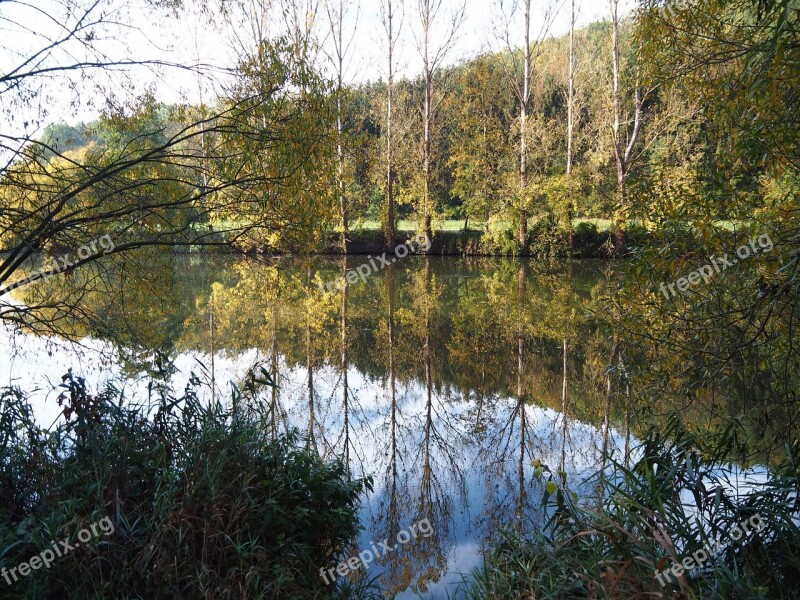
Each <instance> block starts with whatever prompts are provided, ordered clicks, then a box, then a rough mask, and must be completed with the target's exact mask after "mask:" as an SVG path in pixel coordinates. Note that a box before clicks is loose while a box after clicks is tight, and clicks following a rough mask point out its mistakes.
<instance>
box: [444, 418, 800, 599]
mask: <svg viewBox="0 0 800 600" xmlns="http://www.w3.org/2000/svg"><path fill="white" fill-rule="evenodd" d="M740 450H741V448H739V444H738V442H737V428H736V427H735V426H731V427H730V428H729V429H728V430H727V431H726V432H725V433H724V434H722V435H721V436H720V437H718V438H717V439H714V440H706V439H702V438H697V437H694V436H692V435H690V434H688V433H686V432H685V430H684V429H683V427H682V426H681V425H680V423H679V421H678V420H677V419H673V420H672V421H671V424H670V426H669V427H668V428H667V430H665V431H663V432H661V433H657V432H655V431H653V432H651V433H650V434H649V435H648V436H647V438H646V439H645V440H644V442H643V444H642V445H641V447H640V448H638V449H637V450H636V452H634V454H633V455H634V456H635V457H636V458H635V459H632V460H631V462H630V464H627V465H626V464H625V463H624V462H620V461H617V460H613V459H611V458H610V457H609V462H608V468H607V469H604V470H603V471H601V472H598V473H596V474H595V475H594V476H593V478H592V479H591V481H590V483H593V484H594V489H595V494H594V495H593V496H592V497H591V498H584V499H581V500H579V499H578V498H577V495H576V494H575V493H574V492H572V491H570V490H569V489H568V486H567V485H566V484H565V482H564V479H563V477H564V475H563V473H553V472H552V471H551V470H550V469H548V468H547V467H546V466H542V468H541V473H542V477H543V478H545V479H547V482H546V486H545V490H546V491H545V498H544V507H545V510H546V511H547V515H548V518H547V519H546V526H545V527H544V528H543V529H542V530H541V531H536V532H531V533H528V534H521V533H519V532H511V531H508V532H505V534H504V537H503V541H502V542H501V543H500V544H499V545H497V546H496V547H495V548H494V549H493V550H492V551H491V553H490V554H489V555H488V556H487V558H486V563H485V566H484V567H483V568H482V569H480V570H478V571H476V572H475V573H474V574H473V576H472V578H471V579H470V580H469V581H468V582H466V583H465V585H464V587H463V589H462V590H460V592H463V595H464V596H466V597H467V598H470V599H478V598H480V599H490V600H491V599H500V598H503V599H507V598H508V599H511V598H519V599H523V598H524V599H530V598H537V599H547V598H614V599H619V598H624V599H627V598H633V599H635V598H724V599H736V598H798V597H800V531H799V530H798V518H799V517H800V509H799V507H798V501H799V500H798V474H800V466H799V465H798V463H797V462H796V458H795V457H796V455H797V452H796V451H797V447H796V446H795V447H791V448H787V449H786V455H785V459H784V461H783V462H782V464H781V465H780V466H779V467H778V468H777V469H774V470H773V471H772V472H770V473H768V474H766V476H765V477H764V478H762V479H761V480H760V481H754V482H750V484H749V485H747V486H737V485H736V484H735V479H734V478H733V477H732V475H733V473H732V471H733V470H734V469H732V467H731V465H730V464H729V463H728V459H729V457H730V456H736V455H737V454H738V453H739V451H740ZM754 515H760V517H761V518H762V520H763V523H764V525H765V527H764V528H763V529H762V530H761V531H753V530H752V529H751V533H749V534H745V535H744V536H742V537H741V539H739V540H738V541H732V540H730V537H729V535H730V532H732V531H734V530H735V529H736V528H737V526H738V525H739V524H740V523H741V522H742V521H744V520H745V519H749V518H751V517H753V516H754ZM714 538H719V539H720V540H726V541H727V542H728V543H727V545H726V546H725V547H724V548H723V549H721V550H719V551H718V552H716V553H714V554H713V555H712V556H711V557H709V558H708V560H706V561H702V565H701V566H699V567H698V568H694V569H692V570H690V571H687V572H686V573H684V574H683V575H682V576H680V577H672V581H667V582H665V583H666V585H663V586H662V584H661V583H660V582H659V581H658V580H657V578H656V576H655V573H654V571H655V570H656V569H658V570H659V571H663V570H665V569H668V568H671V567H672V566H673V565H679V564H680V563H681V561H682V560H683V559H684V558H686V557H689V556H691V555H692V554H693V553H694V552H696V551H697V550H699V549H701V548H703V547H704V546H705V545H706V544H707V543H708V542H709V541H710V540H712V539H714ZM459 597H460V596H459Z"/></svg>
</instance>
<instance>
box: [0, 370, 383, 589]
mask: <svg viewBox="0 0 800 600" xmlns="http://www.w3.org/2000/svg"><path fill="white" fill-rule="evenodd" d="M270 382H271V380H269V378H267V379H266V380H262V381H261V383H266V384H270ZM198 385H199V382H198V381H196V380H195V381H193V382H191V383H190V384H189V385H188V386H187V388H186V390H185V391H184V393H183V395H181V396H180V397H176V396H174V395H173V394H172V392H171V391H170V390H168V389H163V388H161V389H159V388H153V389H154V390H157V391H154V398H151V400H153V399H155V401H156V402H155V405H156V406H157V408H155V407H152V408H155V410H150V409H149V408H148V407H145V406H132V405H130V404H129V403H127V402H126V401H125V399H124V398H123V395H122V393H121V392H119V391H118V390H116V389H114V388H108V389H106V390H105V391H103V392H102V393H100V394H98V395H92V394H90V393H89V392H88V391H87V389H86V387H85V385H84V382H83V381H82V380H81V379H79V378H76V377H74V376H72V374H68V375H66V376H65V378H64V383H63V388H64V393H63V394H62V397H61V398H60V399H59V400H60V402H61V403H62V404H63V405H64V406H65V410H64V414H65V417H66V421H65V423H64V424H63V425H61V426H59V427H57V428H56V429H54V430H53V431H44V430H42V429H40V428H39V427H38V426H37V425H36V423H35V421H34V420H33V417H32V412H31V410H30V406H29V404H28V401H27V398H26V396H25V394H23V393H22V392H20V391H19V390H12V389H7V390H4V391H2V392H0V406H2V413H1V414H2V417H0V567H4V568H9V569H10V568H13V567H16V566H17V565H19V564H21V563H23V562H24V561H26V560H28V559H29V558H30V557H31V556H34V555H36V554H38V553H39V552H41V550H42V548H46V547H48V546H49V545H50V544H51V543H52V541H53V540H56V539H65V538H69V536H70V534H74V532H75V531H77V530H79V529H81V527H83V526H85V525H87V524H89V523H92V522H95V521H99V520H100V519H109V520H110V521H111V522H112V523H113V528H114V531H113V534H111V535H109V536H108V537H103V538H101V539H98V540H95V541H94V543H89V544H82V545H81V546H80V547H77V546H76V547H75V549H74V551H71V552H70V553H68V554H65V555H64V556H62V557H60V558H58V559H57V560H54V561H53V562H52V564H50V565H49V568H47V569H40V570H38V571H35V572H33V573H31V574H30V576H28V577H26V578H25V579H24V580H19V581H16V582H13V585H11V586H8V585H6V584H5V583H4V582H0V598H12V597H13V598H51V597H53V598H54V597H59V598H75V599H78V598H80V599H85V598H97V599H100V598H209V597H213V598H230V599H234V598H236V599H242V598H246V599H251V598H252V599H256V598H257V599H273V598H274V599H281V600H283V599H288V598H330V597H334V596H335V595H337V596H338V591H337V590H336V589H334V586H325V584H324V583H323V582H322V581H321V580H320V578H319V575H318V573H317V571H318V568H319V565H324V564H329V563H330V562H332V561H333V560H334V559H335V558H336V557H337V556H338V554H339V552H340V550H341V549H342V548H343V547H344V546H345V545H346V544H347V543H348V542H349V541H350V540H352V539H353V538H354V536H355V535H356V534H357V533H358V531H359V528H360V526H359V523H358V519H357V509H358V498H359V494H360V493H361V492H362V491H363V490H364V489H365V488H371V485H372V484H371V481H370V480H357V481H348V480H347V478H346V476H345V468H344V465H343V464H342V463H341V462H339V461H337V462H334V463H333V464H325V463H323V462H322V461H321V460H320V458H319V457H318V456H316V455H315V454H312V453H310V452H307V451H306V450H304V449H302V448H301V447H300V445H299V441H300V440H299V439H298V436H297V434H296V433H294V432H292V433H289V434H288V435H285V436H282V437H273V436H272V435H269V434H268V433H267V432H268V431H269V428H268V423H267V421H266V419H265V416H264V415H262V414H260V409H259V405H258V403H257V402H253V401H252V400H254V399H255V397H256V393H257V387H258V386H257V384H256V383H254V382H250V383H248V385H246V386H245V388H244V389H245V391H244V392H242V393H240V392H239V391H238V390H236V389H235V392H234V395H233V399H232V400H233V402H232V406H231V407H230V408H223V407H221V406H220V405H213V406H209V405H207V404H206V403H204V402H201V401H200V399H199V397H198V395H197V387H198ZM356 592H357V593H354V592H353V591H352V590H345V591H344V593H343V594H342V595H344V596H345V597H363V595H361V596H359V595H358V594H360V593H363V592H361V591H359V590H356Z"/></svg>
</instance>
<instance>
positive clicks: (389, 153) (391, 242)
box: [384, 0, 397, 251]
mask: <svg viewBox="0 0 800 600" xmlns="http://www.w3.org/2000/svg"><path fill="white" fill-rule="evenodd" d="M393 19H394V7H393V6H392V0H386V19H385V22H384V26H385V28H386V38H387V42H388V47H387V51H388V55H389V77H388V83H387V92H386V99H387V108H386V223H385V225H384V232H385V235H386V245H387V246H388V248H389V250H390V251H391V250H393V249H394V247H395V244H396V237H397V232H396V217H395V206H394V162H393V159H394V155H393V148H392V143H393V140H392V109H393V100H394V42H395V40H394V29H393Z"/></svg>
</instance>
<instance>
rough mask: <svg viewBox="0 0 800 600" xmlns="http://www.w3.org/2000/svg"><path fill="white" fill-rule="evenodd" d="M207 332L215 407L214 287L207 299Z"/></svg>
mask: <svg viewBox="0 0 800 600" xmlns="http://www.w3.org/2000/svg"><path fill="white" fill-rule="evenodd" d="M208 332H209V336H210V337H211V403H212V405H213V406H215V407H216V405H217V369H216V365H215V364H214V352H215V348H214V287H213V285H212V287H211V296H209V299H208Z"/></svg>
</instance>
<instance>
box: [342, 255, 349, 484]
mask: <svg viewBox="0 0 800 600" xmlns="http://www.w3.org/2000/svg"><path fill="white" fill-rule="evenodd" d="M346 275H347V257H343V258H342V277H343V278H344V289H343V290H342V401H343V404H344V464H345V468H346V469H347V480H348V481H349V480H350V404H349V396H348V392H349V390H348V389H347V388H348V386H347V370H348V367H349V366H350V365H349V357H348V355H347V295H348V289H349V284H348V282H347V277H345V276H346Z"/></svg>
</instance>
